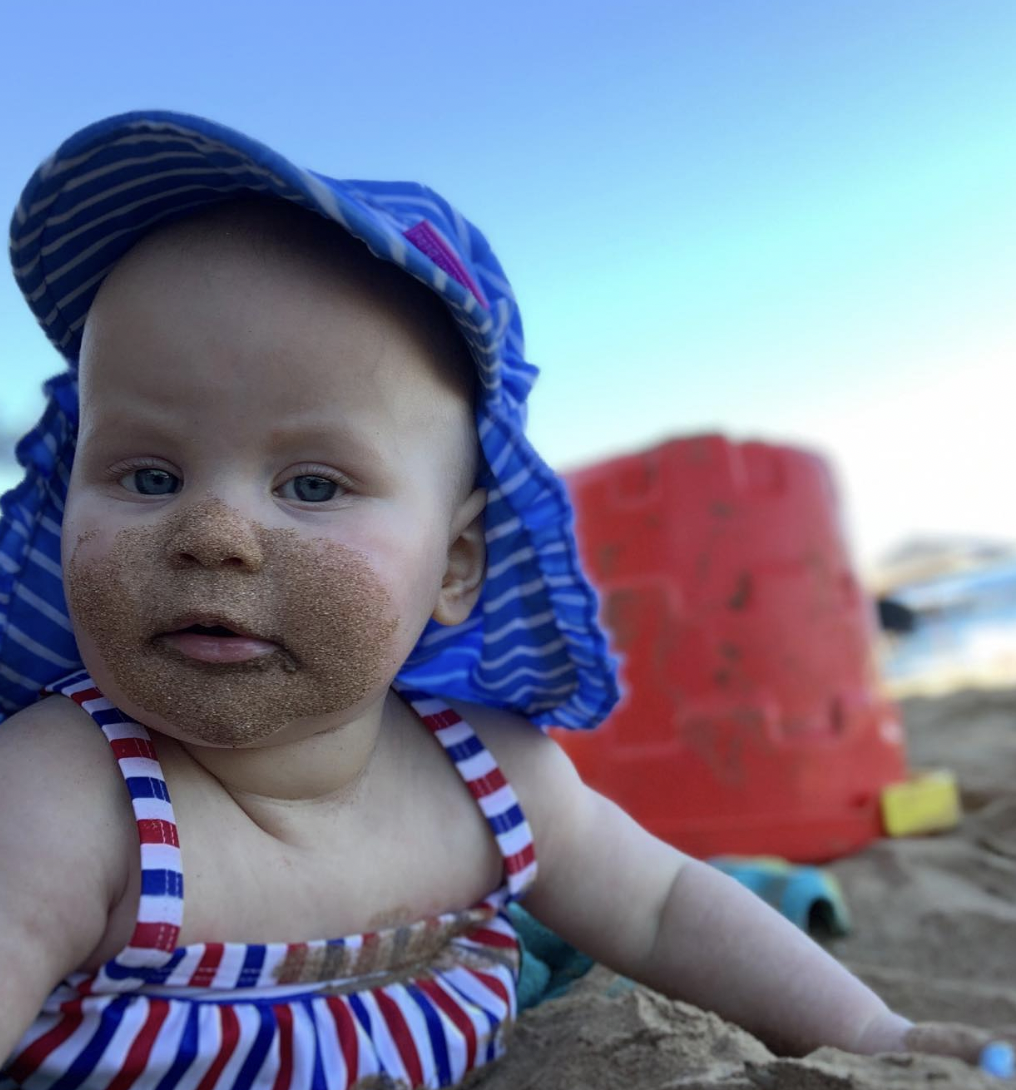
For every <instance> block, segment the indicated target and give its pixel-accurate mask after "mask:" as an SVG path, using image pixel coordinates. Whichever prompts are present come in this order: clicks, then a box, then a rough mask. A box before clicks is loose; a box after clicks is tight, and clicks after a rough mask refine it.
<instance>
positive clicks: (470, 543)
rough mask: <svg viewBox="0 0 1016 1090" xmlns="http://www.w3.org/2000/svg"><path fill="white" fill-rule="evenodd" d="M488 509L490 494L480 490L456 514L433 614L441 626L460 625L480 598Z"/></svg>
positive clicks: (463, 503) (460, 506)
mask: <svg viewBox="0 0 1016 1090" xmlns="http://www.w3.org/2000/svg"><path fill="white" fill-rule="evenodd" d="M486 506H487V493H486V491H485V490H484V489H482V488H477V489H475V491H473V492H471V493H470V494H469V496H468V497H467V498H466V499H465V500H463V501H462V503H461V504H460V505H459V508H458V510H457V511H456V512H455V518H454V519H453V521H452V526H451V540H450V543H449V545H448V567H447V568H446V569H445V574H444V579H443V580H442V581H441V591H440V593H439V594H438V599H437V605H436V606H435V607H434V612H433V614H432V616H433V618H434V620H435V621H437V623H438V624H446V625H455V624H461V623H462V622H463V621H464V620H465V619H466V618H467V617H468V616H469V614H470V613H471V612H472V610H473V606H474V605H476V599H477V598H479V596H480V590H481V588H482V587H483V576H484V572H485V571H486V567H487V546H486V542H485V540H484V530H483V509H484V508H485V507H486Z"/></svg>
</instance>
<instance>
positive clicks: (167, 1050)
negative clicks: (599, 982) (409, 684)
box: [0, 673, 536, 1090]
mask: <svg viewBox="0 0 1016 1090" xmlns="http://www.w3.org/2000/svg"><path fill="white" fill-rule="evenodd" d="M51 688H52V690H53V691H54V692H61V693H64V694H65V695H67V696H70V697H71V699H73V700H75V701H76V702H77V703H78V704H79V705H80V706H81V707H82V708H84V709H85V710H86V711H87V712H88V713H89V714H90V715H91V716H92V718H93V719H94V720H95V721H96V722H97V723H98V724H99V725H100V726H101V728H102V730H103V732H104V733H105V735H106V737H107V738H108V739H109V741H110V745H111V747H112V749H113V752H114V754H115V755H116V758H117V760H118V762H119V765H120V769H121V771H122V772H123V774H124V779H125V782H126V784H127V787H128V789H129V791H130V794H131V800H132V804H133V806H134V813H135V817H136V819H137V824H138V833H139V840H140V853H141V870H142V894H141V898H140V903H139V910H138V920H137V925H136V927H135V930H134V934H133V935H132V937H131V940H130V942H129V943H128V945H127V947H126V948H125V949H124V950H123V951H122V952H121V953H120V954H118V955H117V956H116V957H115V958H113V959H112V960H110V961H109V962H107V963H106V964H105V965H104V966H102V968H101V969H100V970H99V972H97V973H94V974H85V973H76V974H73V975H72V976H71V977H69V978H68V979H67V980H65V981H64V982H63V983H62V984H61V985H60V986H59V987H58V988H57V989H56V990H55V991H54V992H53V993H52V994H51V995H50V997H49V998H48V1000H47V1002H46V1004H45V1007H44V1009H43V1011H42V1012H41V1014H40V1016H39V1018H38V1019H37V1020H36V1022H35V1024H34V1025H33V1026H32V1028H31V1029H30V1030H29V1031H28V1033H27V1034H26V1035H25V1037H24V1038H23V1039H22V1041H21V1042H20V1043H19V1045H18V1047H17V1049H16V1050H15V1053H14V1055H13V1056H12V1057H11V1058H10V1061H9V1063H8V1065H7V1067H6V1069H5V1070H4V1072H3V1074H2V1075H0V1090H5V1088H8V1087H13V1086H19V1087H25V1088H27V1090H77V1088H82V1090H128V1088H129V1087H131V1086H134V1085H135V1084H136V1085H137V1086H138V1087H144V1088H145V1090H149V1088H152V1090H177V1088H180V1090H227V1088H229V1090H246V1088H248V1087H258V1088H262V1087H263V1088H267V1090H304V1088H306V1090H346V1088H348V1087H350V1086H352V1085H353V1084H354V1083H355V1082H356V1081H357V1080H358V1079H362V1078H365V1077H367V1076H372V1075H385V1076H388V1077H389V1078H391V1079H393V1080H398V1081H401V1082H404V1083H405V1084H407V1085H408V1086H411V1087H416V1086H428V1087H442V1086H450V1085H453V1084H454V1083H456V1082H458V1081H459V1080H460V1079H462V1078H463V1077H464V1076H465V1074H466V1073H467V1072H468V1071H470V1070H472V1069H473V1068H475V1067H477V1066H479V1065H481V1064H483V1063H486V1062H488V1061H490V1060H492V1059H494V1058H496V1057H497V1056H498V1055H500V1054H501V1052H502V1051H503V1049H504V1044H505V1041H504V1030H505V1027H506V1025H507V1024H509V1023H510V1022H511V1021H512V1020H513V1018H514V1016H515V1013H516V985H517V981H518V961H519V946H518V938H517V936H516V934H515V932H514V929H513V928H512V926H511V923H510V922H509V920H508V917H507V914H506V913H505V912H504V909H505V906H506V905H507V904H508V902H509V901H511V900H513V899H515V898H516V897H518V896H520V895H521V894H522V893H523V892H524V891H525V890H526V888H528V886H529V884H530V883H531V882H532V881H533V879H534V877H535V873H536V861H535V858H534V856H533V849H532V837H531V835H530V831H529V826H528V824H527V823H526V820H525V817H524V816H523V815H522V811H521V810H520V808H519V805H518V800H517V799H516V797H515V794H514V792H513V791H512V789H511V787H510V786H509V785H508V784H507V783H506V782H505V780H504V777H503V776H502V774H501V772H500V769H499V768H498V766H497V764H496V763H495V762H494V760H493V758H492V757H491V755H490V753H489V751H488V750H487V749H486V748H485V747H484V746H483V745H482V743H480V741H479V739H478V738H477V737H476V735H475V734H474V733H473V731H472V730H471V729H470V728H469V727H468V725H467V724H465V723H464V722H463V721H462V720H461V719H460V718H459V717H458V716H457V715H456V714H455V713H454V712H452V711H451V710H450V709H448V708H447V707H446V706H444V705H442V704H440V702H438V701H434V700H432V699H431V698H429V697H421V696H418V695H417V694H410V693H404V694H403V695H404V696H405V697H406V699H408V700H409V701H410V702H411V703H412V704H413V705H414V707H416V708H417V710H418V712H419V714H420V715H421V717H422V718H423V720H424V722H425V723H426V724H427V726H428V727H429V729H430V730H431V731H432V733H433V734H434V736H435V737H436V738H437V739H438V741H440V742H441V744H442V746H443V747H444V749H445V752H447V753H448V755H449V757H450V758H451V759H452V761H453V762H454V763H455V767H456V768H457V770H458V771H459V773H460V775H461V776H462V778H463V780H464V782H465V783H466V785H467V787H468V788H469V790H470V792H471V793H472V794H473V797H474V798H475V799H476V800H477V802H478V804H479V805H480V808H481V810H482V811H483V813H484V816H485V817H486V819H487V821H488V823H489V824H490V827H491V829H492V831H493V833H494V835H495V837H496V838H497V843H498V846H499V848H500V850H501V853H502V855H503V858H504V861H505V883H504V885H502V886H501V887H500V888H499V889H498V890H496V891H495V892H494V893H493V894H492V895H491V896H490V897H488V898H487V899H485V900H484V901H483V902H481V903H480V904H479V905H476V906H474V907H473V908H471V909H468V910H466V911H464V912H451V913H446V914H444V915H442V916H439V917H435V918H432V919H426V920H422V921H420V922H419V923H417V924H414V925H411V926H409V927H405V928H392V929H388V930H387V931H381V932H374V933H367V934H361V935H352V936H347V937H345V938H342V939H328V940H318V941H312V942H306V943H267V944H244V943H201V944H193V945H191V946H185V947H177V946H176V938H177V935H178V933H179V928H180V925H181V922H182V918H183V906H184V900H183V873H182V869H181V860H180V849H179V844H178V840H177V836H176V824H175V821H174V819H173V809H172V804H171V801H170V798H169V793H168V791H167V790H166V784H165V780H164V779H163V777H162V772H161V769H160V768H159V763H158V760H157V757H156V754H155V751H154V749H153V748H152V745H151V741H150V739H149V736H148V733H147V731H145V729H144V728H143V727H141V726H140V725H139V724H137V723H134V722H133V721H132V720H129V719H127V718H126V717H125V716H123V714H122V713H121V712H119V711H118V710H117V709H116V708H114V707H113V706H112V705H111V704H110V703H109V701H107V700H106V699H105V698H104V697H103V696H102V695H101V694H100V693H99V692H98V690H97V689H96V688H95V686H94V684H93V682H92V681H91V679H90V678H89V677H88V676H87V675H86V674H83V673H78V674H74V675H72V676H71V677H69V678H67V679H65V680H64V681H62V682H60V683H58V684H56V685H54V686H52V687H51ZM431 949H438V950H439V953H438V954H437V956H436V957H434V958H433V960H432V962H431V963H430V964H428V965H427V966H426V967H425V968H422V969H421V968H418V967H416V968H414V970H413V971H412V972H407V971H400V965H402V964H404V963H407V962H408V963H410V964H414V965H415V964H416V960H415V959H416V957H417V956H418V954H419V952H420V951H429V950H431ZM396 952H397V955H398V956H393V955H395V954H396ZM400 959H401V961H400Z"/></svg>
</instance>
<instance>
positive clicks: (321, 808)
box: [176, 693, 405, 839]
mask: <svg viewBox="0 0 1016 1090" xmlns="http://www.w3.org/2000/svg"><path fill="white" fill-rule="evenodd" d="M404 711H405V709H404V706H403V705H402V704H401V702H400V701H399V699H398V698H397V697H396V696H395V695H394V694H393V693H388V694H387V696H386V697H385V698H384V700H382V701H381V702H379V704H378V705H376V706H374V707H372V708H370V709H368V711H367V712H365V713H364V714H363V715H361V716H359V717H358V718H357V719H355V720H353V721H351V722H347V723H344V724H342V725H341V726H337V727H329V726H327V725H324V726H323V728H322V729H321V730H320V731H317V732H316V733H314V734H311V735H309V736H307V737H302V738H298V739H296V740H293V741H281V742H279V743H278V744H276V745H271V746H261V747H256V748H250V749H218V748H212V747H209V746H201V745H196V744H193V743H190V742H184V741H180V742H178V743H176V744H177V745H179V746H180V748H181V749H182V750H183V752H184V753H185V754H186V755H187V756H188V757H189V758H190V759H191V760H192V761H193V762H194V763H195V764H196V765H198V766H199V767H200V768H201V769H203V770H204V772H205V773H207V774H208V775H209V776H210V777H212V778H213V779H214V780H215V781H216V782H217V783H218V784H220V785H221V787H222V788H223V789H224V790H225V791H227V792H228V793H229V795H231V796H232V798H233V799H234V801H235V802H236V804H237V805H238V806H239V807H240V808H241V809H242V810H243V811H244V812H245V813H246V814H247V815H248V816H249V817H250V818H251V819H252V820H254V821H255V822H256V823H257V824H258V825H260V826H261V827H262V828H263V829H264V830H265V831H266V832H268V833H269V834H271V835H273V836H277V837H279V838H280V839H286V833H287V830H288V829H289V828H291V827H292V826H291V819H292V818H293V817H294V816H296V815H297V814H299V815H304V814H306V813H307V812H308V811H310V810H314V811H317V812H320V813H325V812H327V811H328V810H331V809H335V808H341V807H344V806H346V805H348V804H349V803H350V802H351V801H353V800H354V799H355V798H356V797H357V796H358V794H359V793H360V791H361V790H362V789H363V788H364V784H365V782H366V781H367V779H368V778H369V775H370V772H371V768H372V766H373V765H374V764H375V763H376V762H377V758H378V756H379V752H380V751H382V750H383V749H384V748H385V740H386V739H387V741H388V743H389V744H390V743H391V741H392V739H391V734H392V731H388V732H385V731H383V730H382V725H383V724H385V723H387V722H389V721H391V720H395V721H399V720H401V718H402V715H403V714H404ZM395 733H398V732H395Z"/></svg>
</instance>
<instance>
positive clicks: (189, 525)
mask: <svg viewBox="0 0 1016 1090" xmlns="http://www.w3.org/2000/svg"><path fill="white" fill-rule="evenodd" d="M166 546H167V548H166V552H167V556H168V559H169V562H170V564H172V566H173V567H201V568H236V569H238V570H241V571H258V570H260V568H261V565H262V564H263V562H264V555H263V552H262V547H261V539H260V534H259V533H258V527H257V526H256V525H254V524H252V523H251V521H250V520H249V519H246V518H244V517H243V516H242V515H241V514H240V512H239V511H237V510H235V509H234V508H232V507H230V506H228V505H227V504H225V503H223V502H222V501H221V500H216V499H208V500H204V501H202V502H200V503H197V504H195V505H194V506H193V507H191V508H190V509H189V510H187V511H184V512H181V514H180V515H179V516H178V517H177V518H176V519H175V520H174V522H173V524H172V525H171V526H170V528H169V534H168V540H167V543H166Z"/></svg>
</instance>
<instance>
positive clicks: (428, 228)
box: [403, 220, 490, 310]
mask: <svg viewBox="0 0 1016 1090" xmlns="http://www.w3.org/2000/svg"><path fill="white" fill-rule="evenodd" d="M403 235H404V236H405V238H407V239H408V240H409V241H410V242H411V243H412V244H413V245H414V246H415V247H416V248H417V249H418V250H419V251H420V253H422V254H425V255H426V256H427V257H429V258H430V259H431V261H433V262H434V264H435V265H437V267H438V268H439V269H441V270H442V271H443V272H446V273H447V274H448V275H449V276H450V277H451V278H452V279H453V280H455V281H456V282H457V283H459V284H461V285H462V286H463V287H464V288H465V289H466V290H467V291H470V292H472V293H473V295H475V296H476V299H477V302H478V303H479V304H480V305H481V306H482V307H483V308H484V309H485V310H490V304H489V303H488V302H487V300H486V298H484V295H483V292H482V291H480V288H479V286H478V285H477V283H476V281H475V280H474V279H473V278H472V277H471V276H470V275H469V270H468V269H467V268H466V267H465V265H463V264H462V262H461V260H460V259H459V255H458V254H457V253H456V252H455V251H454V250H453V249H452V247H451V245H450V244H449V243H448V241H447V240H446V239H445V237H444V236H443V235H442V234H441V232H440V231H438V229H437V228H436V227H435V226H434V225H433V224H432V223H430V221H429V220H420V222H419V223H418V224H417V225H416V226H415V227H410V228H409V230H408V231H403Z"/></svg>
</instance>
